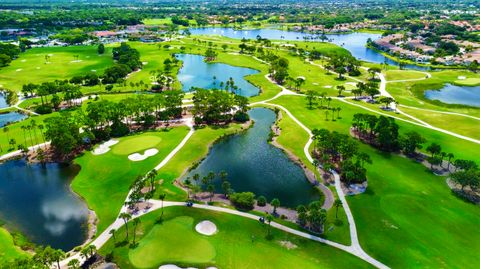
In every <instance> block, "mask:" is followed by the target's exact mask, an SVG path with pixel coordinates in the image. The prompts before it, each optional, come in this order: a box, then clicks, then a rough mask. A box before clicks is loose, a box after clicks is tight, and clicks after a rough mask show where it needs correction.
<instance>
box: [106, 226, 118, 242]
mask: <svg viewBox="0 0 480 269" xmlns="http://www.w3.org/2000/svg"><path fill="white" fill-rule="evenodd" d="M116 231H117V230H115V229H111V230H110V231H109V232H108V233H109V234H111V235H112V236H113V243H114V244H116V243H117V238H116V237H115V232H116Z"/></svg>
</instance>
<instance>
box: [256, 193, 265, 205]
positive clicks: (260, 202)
mask: <svg viewBox="0 0 480 269" xmlns="http://www.w3.org/2000/svg"><path fill="white" fill-rule="evenodd" d="M266 204H267V198H265V196H263V195H261V196H259V197H258V199H257V205H258V206H265V205H266Z"/></svg>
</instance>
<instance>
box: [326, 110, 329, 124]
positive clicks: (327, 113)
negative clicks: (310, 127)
mask: <svg viewBox="0 0 480 269" xmlns="http://www.w3.org/2000/svg"><path fill="white" fill-rule="evenodd" d="M328 115H329V112H328V109H326V110H325V120H326V121H328Z"/></svg>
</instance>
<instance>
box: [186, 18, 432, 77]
mask: <svg viewBox="0 0 480 269" xmlns="http://www.w3.org/2000/svg"><path fill="white" fill-rule="evenodd" d="M189 30H190V32H191V33H192V34H193V35H221V36H225V37H229V38H235V39H242V38H246V39H256V38H257V36H261V37H262V38H267V39H273V40H288V41H304V40H308V41H316V42H320V41H321V39H320V38H319V35H314V34H309V33H304V32H294V31H285V30H279V29H268V28H266V29H252V30H235V29H233V28H214V27H206V28H190V29H189ZM326 36H327V38H328V42H330V43H333V44H336V45H338V46H341V47H343V48H345V49H347V50H348V51H350V53H351V54H352V55H353V56H354V57H355V58H357V59H359V60H362V61H367V62H372V63H384V62H385V63H387V64H389V65H396V66H398V63H397V62H396V61H393V60H391V59H389V58H387V57H385V56H383V55H382V54H381V53H378V52H377V51H375V50H372V49H369V48H367V47H366V46H365V45H366V44H367V40H368V39H369V38H370V39H372V40H375V39H377V38H379V37H381V34H374V33H359V32H353V33H345V34H327V35H326ZM405 68H410V69H416V70H429V67H424V66H418V65H413V64H407V65H405Z"/></svg>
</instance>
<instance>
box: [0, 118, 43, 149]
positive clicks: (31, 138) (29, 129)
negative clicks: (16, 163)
mask: <svg viewBox="0 0 480 269" xmlns="http://www.w3.org/2000/svg"><path fill="white" fill-rule="evenodd" d="M20 128H21V129H22V131H23V142H24V143H23V144H18V141H17V140H16V139H15V138H12V137H10V128H9V127H8V126H5V127H3V132H4V133H5V136H6V137H7V142H8V146H9V148H8V149H7V151H11V150H14V149H15V147H16V146H17V144H18V146H17V148H18V149H20V150H23V151H25V150H27V149H28V147H30V146H34V145H38V144H40V143H39V138H38V135H37V131H38V132H40V135H41V138H42V140H43V143H45V133H44V129H45V126H44V125H43V124H37V122H36V121H35V120H34V119H32V120H31V121H30V122H29V124H26V125H22V126H21V127H20ZM27 136H28V138H27ZM28 142H30V145H29V143H28ZM0 152H3V147H2V145H1V144H0Z"/></svg>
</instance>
